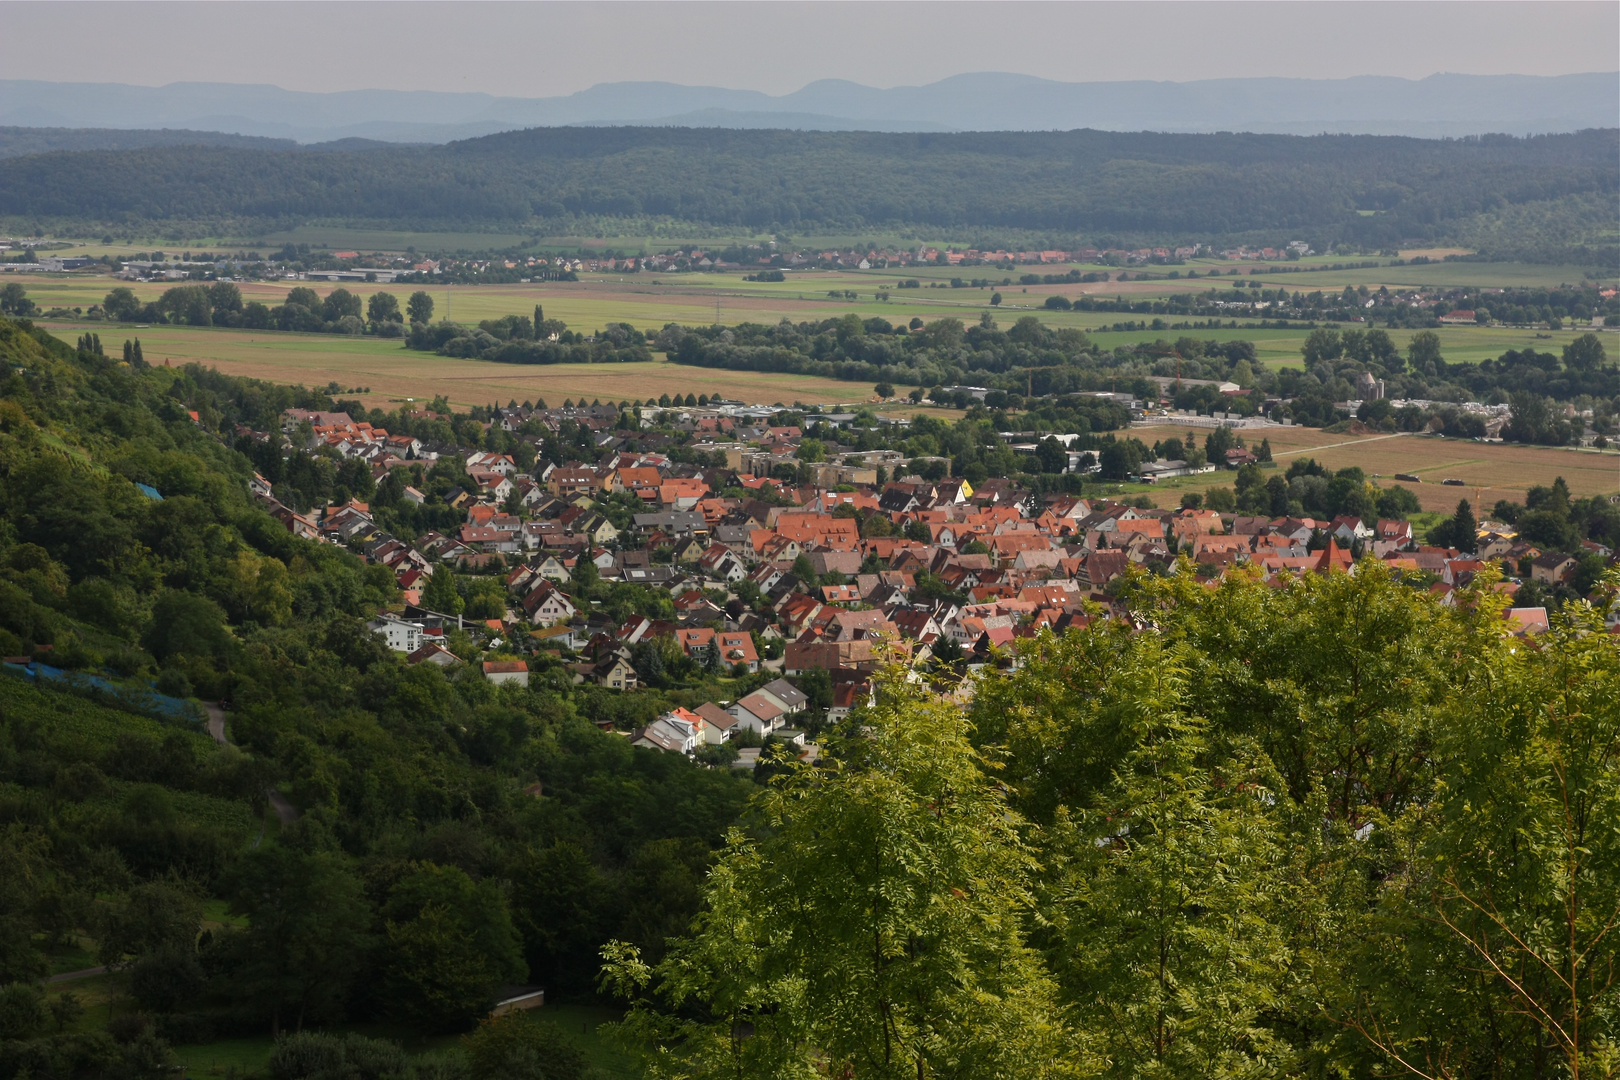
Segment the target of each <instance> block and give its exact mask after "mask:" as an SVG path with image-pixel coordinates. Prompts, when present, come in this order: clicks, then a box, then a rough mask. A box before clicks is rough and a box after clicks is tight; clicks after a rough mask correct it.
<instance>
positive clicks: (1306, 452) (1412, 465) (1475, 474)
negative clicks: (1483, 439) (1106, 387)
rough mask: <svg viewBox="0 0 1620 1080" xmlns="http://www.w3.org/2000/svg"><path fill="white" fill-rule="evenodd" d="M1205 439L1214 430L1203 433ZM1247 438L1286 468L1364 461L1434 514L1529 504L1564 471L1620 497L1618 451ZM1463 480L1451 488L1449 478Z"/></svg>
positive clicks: (1281, 435)
mask: <svg viewBox="0 0 1620 1080" xmlns="http://www.w3.org/2000/svg"><path fill="white" fill-rule="evenodd" d="M1187 430H1188V429H1186V428H1180V427H1176V428H1171V427H1142V428H1133V429H1131V434H1132V435H1133V436H1135V437H1136V438H1138V439H1141V440H1142V441H1143V442H1145V443H1147V444H1148V445H1149V446H1151V445H1153V443H1154V442H1156V441H1158V440H1160V439H1165V438H1169V437H1170V436H1172V435H1174V436H1177V437H1179V438H1183V439H1184V438H1186V435H1187ZM1199 433H1200V437H1201V438H1202V437H1204V436H1206V435H1207V434H1208V432H1207V429H1202V430H1200V432H1199ZM1242 434H1243V435H1244V442H1246V443H1247V444H1248V445H1249V446H1251V447H1252V446H1257V445H1259V442H1260V439H1261V438H1262V437H1265V438H1267V439H1269V440H1270V442H1271V452H1272V456H1273V457H1274V458H1275V459H1276V461H1277V465H1278V467H1279V468H1281V469H1286V468H1287V467H1288V465H1289V463H1290V462H1291V461H1293V460H1295V459H1296V458H1307V457H1308V458H1314V459H1316V461H1318V462H1319V463H1320V464H1321V465H1322V466H1323V467H1324V468H1327V469H1344V468H1349V467H1350V466H1359V467H1360V468H1361V469H1363V470H1364V471H1365V472H1366V473H1367V474H1368V475H1369V476H1376V477H1377V478H1378V482H1379V483H1380V484H1381V485H1384V486H1390V485H1393V484H1397V483H1398V484H1399V485H1400V486H1401V487H1405V488H1407V489H1409V490H1410V491H1412V492H1413V494H1415V495H1417V497H1418V501H1419V502H1420V503H1422V505H1423V509H1424V510H1426V511H1435V512H1444V513H1450V512H1451V511H1453V510H1455V509H1456V508H1457V500H1458V499H1467V500H1468V501H1469V502H1470V503H1472V504H1473V505H1474V507H1475V508H1476V510H1480V509H1481V508H1483V509H1486V510H1488V509H1489V508H1490V507H1491V506H1494V505H1495V504H1496V502H1497V501H1498V500H1499V499H1511V500H1513V501H1514V502H1523V501H1524V493H1525V492H1526V491H1528V490H1529V489H1530V488H1532V487H1534V486H1536V485H1537V484H1551V483H1552V482H1553V480H1554V479H1556V478H1557V477H1560V476H1562V477H1563V478H1564V482H1565V483H1567V484H1568V485H1569V490H1570V493H1571V494H1574V495H1579V496H1586V495H1613V494H1615V493H1616V492H1617V491H1620V453H1617V452H1615V451H1613V450H1610V451H1606V452H1598V451H1592V450H1573V449H1561V448H1557V447H1550V446H1521V445H1519V444H1517V443H1476V442H1473V441H1471V440H1463V439H1439V438H1435V437H1433V436H1427V435H1424V436H1419V435H1405V434H1402V435H1368V436H1363V437H1360V438H1357V437H1355V436H1350V435H1329V434H1326V433H1325V432H1323V431H1321V430H1320V429H1318V428H1265V429H1260V430H1255V431H1245V432H1243V433H1242ZM1398 472H1402V473H1410V474H1412V475H1415V476H1420V477H1422V478H1423V482H1422V483H1420V484H1411V483H1406V482H1405V481H1396V480H1395V479H1394V475H1395V474H1396V473H1398ZM1234 475H1235V474H1233V473H1230V472H1218V473H1213V474H1208V475H1205V476H1197V477H1186V478H1183V479H1178V480H1174V481H1170V484H1171V485H1174V486H1173V487H1172V486H1169V485H1164V486H1161V487H1160V488H1159V489H1158V490H1157V491H1155V493H1154V499H1155V501H1156V502H1157V503H1159V505H1161V506H1172V505H1175V503H1176V502H1177V501H1178V500H1179V499H1180V498H1181V495H1182V493H1184V492H1187V491H1200V490H1203V489H1205V488H1209V487H1225V486H1228V485H1230V484H1231V483H1232V480H1233V478H1234ZM1446 479H1456V480H1461V481H1463V486H1461V487H1450V486H1446V485H1444V484H1442V483H1441V481H1442V480H1446Z"/></svg>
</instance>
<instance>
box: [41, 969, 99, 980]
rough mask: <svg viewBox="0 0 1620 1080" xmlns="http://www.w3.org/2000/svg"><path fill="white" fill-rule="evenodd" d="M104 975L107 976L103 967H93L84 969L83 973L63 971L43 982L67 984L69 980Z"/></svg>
mask: <svg viewBox="0 0 1620 1080" xmlns="http://www.w3.org/2000/svg"><path fill="white" fill-rule="evenodd" d="M105 974H107V969H106V968H105V967H93V968H85V969H84V970H83V971H64V972H62V974H60V975H52V976H51V977H50V978H49V979H46V980H45V981H46V982H53V983H59V982H67V981H68V980H69V979H88V978H89V977H90V976H92V975H105Z"/></svg>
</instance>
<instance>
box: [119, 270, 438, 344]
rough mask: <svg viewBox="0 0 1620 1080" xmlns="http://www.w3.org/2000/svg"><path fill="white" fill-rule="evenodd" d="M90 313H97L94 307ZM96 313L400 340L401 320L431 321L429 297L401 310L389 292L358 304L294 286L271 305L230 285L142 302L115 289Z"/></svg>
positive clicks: (179, 289) (338, 292) (182, 290)
mask: <svg viewBox="0 0 1620 1080" xmlns="http://www.w3.org/2000/svg"><path fill="white" fill-rule="evenodd" d="M91 311H92V314H96V313H97V312H96V310H95V309H94V308H92V309H91ZM99 314H100V315H101V316H102V317H104V318H108V319H113V320H115V321H117V322H150V323H180V324H183V325H186V326H234V327H241V328H243V329H247V330H298V331H302V332H304V333H315V334H367V333H369V334H375V335H377V336H378V337H395V338H397V337H403V336H405V320H406V318H407V317H408V318H410V319H411V320H412V321H414V322H422V323H425V322H427V321H428V320H430V319H432V318H433V297H431V296H429V295H428V294H427V293H425V292H416V293H412V294H411V298H410V299H409V300H408V301H406V305H405V308H404V309H401V308H400V306H399V298H398V297H396V296H395V295H394V294H393V293H388V292H377V293H373V294H372V295H371V297H370V299H368V300H365V301H362V300H361V298H360V297H359V296H357V295H356V294H354V293H352V292H350V291H349V290H348V289H344V288H337V289H333V290H332V291H331V292H329V293H327V294H326V296H324V297H322V296H321V294H320V293H318V292H316V291H315V290H314V289H311V288H307V287H305V286H298V287H297V288H294V289H290V290H289V291H288V292H287V298H286V299H285V300H284V301H282V302H281V303H280V304H277V305H276V306H275V307H270V306H269V305H267V304H264V303H262V302H260V301H258V300H249V301H247V302H245V303H244V302H243V300H242V290H241V289H239V288H237V287H236V285H235V284H233V283H231V282H229V281H216V282H213V283H212V284H207V285H176V286H175V287H173V288H171V289H165V290H164V291H163V295H162V296H160V297H158V298H157V299H156V300H150V301H147V302H146V303H142V302H141V300H140V298H139V297H137V296H136V295H135V293H134V291H133V290H131V289H129V288H127V287H124V286H119V287H118V288H115V289H113V290H112V291H111V292H109V293H108V294H107V296H106V298H105V299H103V300H102V302H101V308H100V312H99Z"/></svg>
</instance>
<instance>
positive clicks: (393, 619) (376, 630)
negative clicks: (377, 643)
mask: <svg viewBox="0 0 1620 1080" xmlns="http://www.w3.org/2000/svg"><path fill="white" fill-rule="evenodd" d="M366 629H368V630H370V631H371V632H372V633H373V634H380V635H381V636H382V639H383V640H384V641H386V642H387V643H388V647H389V648H390V649H393V650H394V651H395V652H402V653H413V652H415V651H416V650H417V649H420V648H421V647H422V624H421V623H413V622H407V621H406V620H404V619H401V618H400V617H399V616H397V615H390V614H388V613H387V612H384V613H383V614H382V615H380V616H379V617H377V618H375V619H372V620H371V621H370V622H369V623H367V624H366Z"/></svg>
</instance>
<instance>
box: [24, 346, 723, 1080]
mask: <svg viewBox="0 0 1620 1080" xmlns="http://www.w3.org/2000/svg"><path fill="white" fill-rule="evenodd" d="M0 359H3V360H4V362H5V365H6V367H5V369H4V370H5V374H4V375H3V376H0V653H3V654H4V655H6V656H9V657H17V656H19V655H21V656H30V655H31V656H33V657H34V658H35V659H36V660H43V661H48V662H49V663H50V664H53V665H57V666H61V667H65V668H68V669H71V670H78V671H96V672H99V673H101V675H102V676H104V677H107V678H110V679H113V680H115V681H118V682H120V683H123V684H125V685H129V686H136V687H138V686H142V685H148V684H150V683H151V682H153V681H155V682H156V684H157V686H158V687H159V688H160V689H163V690H165V691H166V692H169V693H173V694H180V695H188V694H193V693H194V694H196V695H197V696H198V697H201V698H203V699H205V700H213V699H218V698H223V699H227V700H228V701H229V702H230V704H231V711H230V712H229V713H228V714H227V715H228V717H229V731H230V735H231V738H232V744H231V745H224V746H219V745H216V744H215V742H214V740H213V739H211V738H209V737H208V735H206V734H205V733H203V732H202V730H201V729H200V727H199V726H198V725H197V724H196V723H195V722H194V721H189V720H184V719H181V720H175V721H170V722H160V721H158V720H155V719H152V718H150V717H149V716H146V715H143V714H141V713H139V712H132V711H127V710H126V709H122V708H115V707H112V705H111V704H109V703H108V702H106V701H103V700H99V699H96V698H93V697H87V696H82V695H80V694H76V693H73V692H70V691H68V690H65V689H59V688H44V687H36V686H31V685H29V684H28V683H26V682H25V681H24V680H23V679H22V677H21V676H20V675H18V674H16V672H17V671H18V670H19V669H18V667H17V666H16V665H8V670H7V673H5V674H3V675H0V1001H3V1002H4V1006H5V1007H4V1009H0V1025H3V1026H0V1077H3V1078H5V1080H12V1078H14V1077H21V1076H29V1077H34V1078H37V1077H42V1076H50V1077H107V1078H113V1077H124V1076H136V1075H139V1076H147V1075H157V1071H155V1070H159V1069H160V1065H161V1062H162V1061H163V1060H164V1056H165V1054H166V1053H167V1050H166V1048H165V1042H169V1043H175V1044H179V1043H196V1042H207V1041H209V1040H210V1039H213V1038H218V1037H223V1036H227V1035H234V1034H252V1035H256V1036H262V1035H264V1034H268V1033H269V1032H270V1031H271V1030H272V1028H273V1027H277V1026H279V1027H281V1028H282V1029H290V1028H293V1027H297V1026H300V1025H319V1026H325V1025H331V1024H334V1023H340V1022H344V1021H352V1022H361V1021H365V1022H372V1023H382V1024H385V1025H386V1024H396V1025H407V1026H402V1027H399V1028H398V1029H397V1030H399V1031H400V1032H408V1031H416V1032H435V1031H443V1030H447V1029H449V1030H454V1029H456V1028H458V1027H459V1026H461V1025H463V1024H465V1022H466V1021H467V1019H468V1018H469V1017H470V1016H475V1015H478V1014H480V1013H481V1012H482V1010H484V1009H485V1008H486V1007H487V1000H488V995H489V994H490V993H492V992H493V991H494V989H495V988H496V987H497V986H499V985H502V984H509V983H524V982H528V981H530V980H533V981H534V982H538V983H540V984H542V985H545V986H546V987H547V988H548V990H549V991H550V992H551V993H552V995H553V996H554V998H560V999H566V998H567V997H568V996H570V995H574V996H589V994H590V993H591V990H592V985H593V977H594V972H595V968H596V965H597V958H596V954H597V950H598V948H599V947H600V945H601V943H602V942H603V941H605V940H607V939H608V938H610V937H614V936H625V935H629V936H630V937H632V938H633V939H635V940H637V941H639V942H641V943H643V944H644V945H645V946H646V947H648V948H651V949H653V950H655V951H657V950H660V949H661V948H662V943H663V939H664V937H665V936H666V935H667V934H670V933H674V932H677V931H678V930H679V929H680V928H681V927H682V926H684V925H685V922H686V920H687V919H688V918H689V917H690V915H691V914H692V913H693V912H694V911H695V910H696V905H697V898H698V889H699V884H700V881H701V876H702V874H703V872H704V870H705V868H706V867H707V865H708V862H709V859H710V857H711V855H710V853H711V851H712V849H713V848H714V847H715V846H716V845H718V844H719V843H720V842H721V840H722V837H723V833H724V831H725V829H726V828H727V827H728V826H729V825H730V824H731V823H732V822H733V821H734V820H735V819H736V817H737V815H738V813H739V811H740V809H741V807H742V805H743V801H744V799H745V797H746V794H747V792H748V791H749V790H750V789H751V787H752V785H751V784H750V783H749V782H748V781H747V780H745V779H740V778H738V777H735V776H733V775H731V774H729V772H728V771H726V770H718V771H709V770H704V769H701V768H698V767H696V766H694V765H692V764H691V763H690V762H689V761H687V760H686V759H684V758H682V757H680V756H679V755H675V756H665V755H660V754H656V753H653V752H650V751H645V750H632V749H631V748H630V746H629V744H628V740H626V739H624V738H622V737H620V736H617V735H611V734H606V733H604V732H602V731H600V730H598V729H597V728H596V727H595V726H593V725H592V724H590V723H587V722H586V720H585V719H583V718H582V717H581V715H580V711H581V708H582V706H583V702H584V699H581V701H578V702H576V700H575V699H574V698H573V696H572V693H573V692H572V691H570V690H568V689H562V690H558V691H553V690H550V689H544V688H541V687H539V686H538V684H537V686H536V687H535V689H533V690H528V689H524V688H521V687H503V688H500V689H497V688H494V687H492V686H491V685H490V684H488V683H486V682H484V681H483V679H482V678H481V677H479V676H478V675H477V674H476V673H472V674H469V673H468V672H469V670H473V669H468V668H463V669H462V674H461V675H459V676H454V675H453V676H452V677H446V676H445V675H444V674H442V673H441V672H440V670H439V669H436V668H434V667H433V666H432V665H424V666H422V667H417V668H407V667H406V666H405V665H404V664H403V662H402V661H401V659H400V658H399V656H398V654H396V653H391V652H389V651H388V650H386V649H385V648H383V647H382V645H381V644H380V642H379V641H378V639H376V638H375V637H373V636H372V635H371V634H369V633H367V632H366V631H365V629H364V627H363V625H362V624H361V621H360V620H361V619H362V618H364V617H368V616H370V615H372V614H374V613H375V611H376V610H377V608H378V607H379V605H382V604H386V603H390V602H392V601H393V600H394V599H395V586H394V582H393V576H392V574H391V572H389V571H388V570H387V569H386V568H368V567H367V566H365V565H364V564H362V562H361V561H360V560H359V559H358V558H357V557H355V556H354V555H351V554H349V553H348V552H347V551H344V550H342V549H339V548H336V547H333V546H331V545H324V544H316V543H313V542H308V541H303V540H298V539H294V538H292V537H291V536H290V535H289V534H288V533H287V532H286V530H285V529H284V528H283V527H282V526H281V525H280V524H279V523H277V522H276V521H274V520H273V519H272V518H270V517H269V516H268V515H267V514H266V513H265V512H264V511H263V510H261V509H260V508H259V506H258V505H257V504H256V503H254V502H253V501H252V500H251V499H250V498H249V496H248V493H247V487H246V482H247V480H248V478H249V477H250V476H251V470H252V466H251V465H250V464H249V461H248V459H247V458H246V457H244V456H242V454H240V453H239V452H238V451H237V450H236V449H234V445H235V444H234V443H230V442H228V441H227V438H226V437H225V436H223V435H222V434H221V432H225V433H231V432H233V431H234V430H235V425H236V424H238V423H245V424H248V425H251V426H254V427H257V428H259V429H260V430H263V429H265V428H266V427H270V428H272V429H274V428H275V427H276V426H277V417H278V416H279V413H280V411H281V410H282V409H283V408H285V407H287V406H290V405H295V404H300V403H302V404H307V405H319V406H322V407H330V405H331V402H330V401H329V400H328V399H325V398H324V397H319V396H312V395H308V394H306V393H304V392H302V391H297V390H292V389H288V388H283V387H274V386H269V385H263V384H256V383H250V382H245V381H241V380H235V379H228V378H225V377H223V376H219V375H217V374H213V373H210V372H206V371H203V370H200V369H197V368H188V369H185V370H178V369H168V368H157V369H144V365H137V366H138V367H142V368H143V370H135V369H132V368H131V367H130V366H129V365H127V364H123V363H118V362H115V361H114V360H111V359H109V358H107V357H104V356H102V355H100V354H99V352H94V351H75V350H74V349H70V348H68V347H67V346H66V345H65V344H63V343H62V342H60V341H57V340H55V339H53V338H51V337H49V336H48V335H46V334H44V333H43V332H41V331H38V330H36V329H33V328H31V327H30V326H29V325H28V324H26V323H16V322H11V321H6V320H0ZM193 412H195V413H196V420H193V418H192V416H191V415H190V414H191V413H193ZM137 483H140V484H145V485H149V486H151V487H153V488H155V489H156V490H157V491H159V492H160V493H161V494H162V496H163V498H162V499H161V500H154V499H152V498H150V497H148V496H147V495H146V494H143V492H142V490H141V489H140V488H139V487H137V486H136V485H137ZM475 667H476V666H474V669H475ZM537 782H539V783H540V784H542V785H543V788H542V790H543V792H544V796H543V797H536V796H535V795H533V794H531V793H526V792H525V788H528V787H531V786H532V785H534V784H535V783H537ZM270 787H275V788H277V789H279V791H280V792H281V793H282V794H283V795H284V796H285V798H286V800H287V801H288V802H289V803H290V804H292V806H293V807H294V808H295V809H296V810H297V811H298V818H297V820H296V821H293V822H291V823H285V824H284V823H282V822H279V821H278V820H277V815H276V814H275V813H272V812H270V811H269V807H268V804H267V802H266V799H265V791H266V789H267V788H270ZM221 902H223V903H221ZM210 905H211V906H210ZM227 906H228V908H229V911H230V912H231V918H230V919H229V920H228V921H227V922H226V923H225V924H223V925H221V924H218V923H217V922H215V923H210V924H208V925H209V926H210V927H211V929H209V930H208V931H207V932H205V933H203V934H202V935H201V936H200V937H199V936H198V930H199V928H200V926H201V925H203V923H202V914H201V913H202V912H203V910H204V909H205V907H207V908H208V910H213V911H217V912H223V911H224V910H225V908H226V907H227ZM222 917H223V916H221V915H216V916H211V917H210V918H212V919H218V918H222ZM99 963H111V964H113V965H114V966H115V968H116V969H117V971H116V972H115V974H114V975H112V976H108V977H105V978H104V979H102V980H99V981H95V980H92V982H93V983H94V985H95V986H96V987H97V989H96V991H95V993H96V994H101V995H105V994H106V993H109V992H112V993H113V997H112V999H111V1000H112V1004H111V1005H110V1006H109V1008H110V1013H109V1011H108V1010H102V1009H99V1008H98V1009H97V1010H96V1011H95V1012H94V1013H93V1014H91V1015H90V1016H88V1017H83V1018H80V1017H77V1016H76V1015H74V1014H73V1013H72V1009H71V1007H69V1006H62V1008H63V1009H65V1010H66V1011H65V1012H62V1013H61V1014H60V1016H57V1017H56V1018H55V1019H53V1015H55V1014H52V1013H51V1012H50V1011H49V1010H48V1009H45V1007H44V999H42V998H41V997H40V991H39V989H38V985H39V984H38V983H37V981H36V980H38V979H40V978H41V977H42V976H44V975H45V974H47V973H48V972H50V971H51V970H73V969H75V968H85V967H89V966H91V965H93V964H99ZM446 973H454V974H453V977H452V976H451V975H449V974H446ZM108 979H110V980H111V982H110V983H107V980H108ZM103 983H106V984H107V985H106V986H103V985H102V984H103ZM84 985H86V986H90V985H92V984H91V983H86V984H84ZM108 986H110V987H112V988H113V990H112V991H109V990H108V989H107V987H108ZM56 989H58V990H59V989H60V987H58V988H56ZM59 999H60V995H59V994H53V996H52V997H51V999H50V1000H51V1001H58V1000H59ZM109 1015H111V1016H112V1019H113V1023H112V1024H111V1025H110V1026H109V1025H108V1023H107V1020H108V1016H109ZM64 1025H65V1026H64ZM104 1028H105V1029H106V1030H103V1029H104ZM390 1030H393V1029H390ZM109 1032H110V1033H111V1034H109ZM143 1032H144V1034H142V1033H143ZM113 1036H116V1039H115V1038H114V1037H113ZM143 1069H145V1070H147V1071H141V1070H143ZM443 1075H445V1076H453V1075H459V1074H456V1073H445V1074H443Z"/></svg>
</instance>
